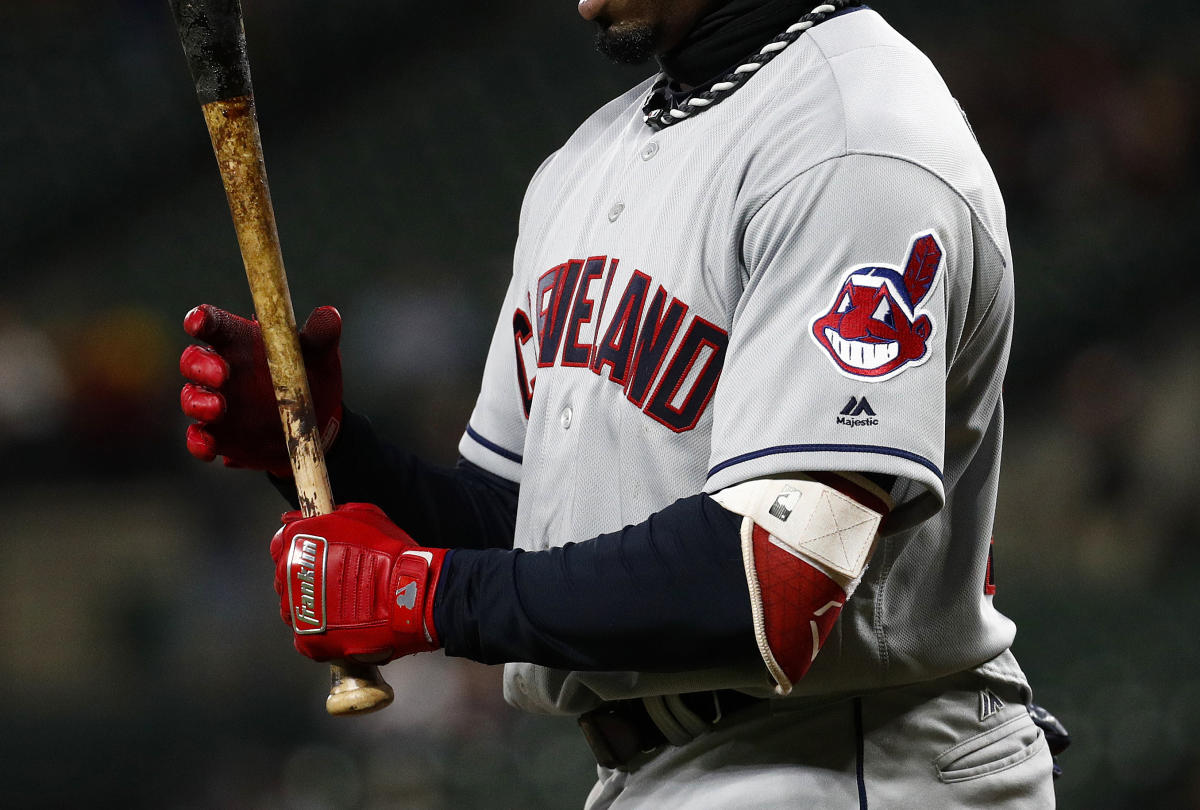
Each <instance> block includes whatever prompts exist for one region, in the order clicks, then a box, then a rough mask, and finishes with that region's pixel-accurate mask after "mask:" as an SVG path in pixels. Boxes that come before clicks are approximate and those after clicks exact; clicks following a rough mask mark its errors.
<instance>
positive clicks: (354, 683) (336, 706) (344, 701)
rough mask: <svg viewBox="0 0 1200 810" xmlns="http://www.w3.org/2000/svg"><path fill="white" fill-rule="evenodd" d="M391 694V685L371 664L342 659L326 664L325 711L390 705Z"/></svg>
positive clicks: (358, 711)
mask: <svg viewBox="0 0 1200 810" xmlns="http://www.w3.org/2000/svg"><path fill="white" fill-rule="evenodd" d="M394 697H395V692H393V691H392V687H390V686H388V683H387V681H385V680H384V679H383V675H382V674H381V673H380V672H379V668H378V667H376V666H374V665H372V664H360V663H357V662H354V661H341V662H339V663H336V664H330V665H329V697H327V698H326V699H325V711H327V712H329V713H330V714H332V715H334V716H335V717H341V716H348V715H354V714H366V713H368V712H375V711H379V710H380V709H382V708H384V707H385V706H388V705H390V704H391V702H392V698H394Z"/></svg>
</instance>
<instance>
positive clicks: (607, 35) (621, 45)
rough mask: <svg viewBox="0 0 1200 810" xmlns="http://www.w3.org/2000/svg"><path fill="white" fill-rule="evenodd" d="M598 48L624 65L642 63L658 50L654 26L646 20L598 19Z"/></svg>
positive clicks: (647, 60)
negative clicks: (618, 20) (615, 20)
mask: <svg viewBox="0 0 1200 810" xmlns="http://www.w3.org/2000/svg"><path fill="white" fill-rule="evenodd" d="M597 24H598V25H599V27H600V28H599V30H598V31H597V32H596V50H598V51H600V53H602V54H604V55H605V56H607V57H608V58H609V59H611V60H612V61H614V62H617V63H619V64H622V65H641V64H644V63H645V62H649V61H650V59H652V58H653V57H654V56H655V54H656V53H657V52H658V36H657V32H656V31H655V29H654V26H652V25H650V24H649V23H644V22H618V23H606V22H603V21H599V20H598V21H597Z"/></svg>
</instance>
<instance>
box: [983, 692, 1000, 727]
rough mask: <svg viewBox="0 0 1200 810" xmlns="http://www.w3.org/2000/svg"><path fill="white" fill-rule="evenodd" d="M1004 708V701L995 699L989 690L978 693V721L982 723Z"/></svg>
mask: <svg viewBox="0 0 1200 810" xmlns="http://www.w3.org/2000/svg"><path fill="white" fill-rule="evenodd" d="M1003 708H1004V701H1003V700H1001V699H1000V698H998V697H996V693H995V692H993V691H992V690H991V689H986V688H985V689H981V690H980V691H979V720H980V722H983V721H984V720H987V719H988V718H989V717H991V716H992V715H993V714H996V713H997V712H999V711H1000V710H1001V709H1003Z"/></svg>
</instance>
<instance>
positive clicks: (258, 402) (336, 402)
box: [179, 304, 342, 477]
mask: <svg viewBox="0 0 1200 810" xmlns="http://www.w3.org/2000/svg"><path fill="white" fill-rule="evenodd" d="M183 328H184V330H185V331H186V332H187V333H188V334H189V335H191V336H192V337H194V338H196V339H197V340H201V341H204V342H205V343H207V344H209V345H208V346H197V345H191V346H188V347H187V348H186V349H184V350H183V354H182V355H181V356H180V358H179V370H180V371H181V372H182V373H183V376H184V377H185V378H186V379H187V380H188V383H187V384H186V385H184V386H183V391H182V392H181V393H180V397H179V401H180V405H181V406H182V408H183V412H184V413H185V414H186V415H187V416H189V417H191V418H192V419H195V420H196V424H194V425H192V426H191V427H189V428H188V431H187V448H188V452H190V453H191V454H192V455H193V456H195V457H196V458H198V459H200V460H202V461H212V460H213V459H214V458H216V457H217V456H224V457H225V464H226V466H229V467H249V468H251V469H256V470H269V471H270V472H272V473H274V474H275V475H279V476H283V477H287V476H290V475H291V474H292V471H291V465H290V464H289V462H288V453H287V448H286V446H285V445H284V439H283V427H282V425H281V423H280V419H279V410H278V408H277V406H276V404H275V390H274V388H273V387H272V385H271V375H270V371H269V370H268V369H267V355H266V349H265V348H264V347H263V340H262V331H261V330H260V328H259V325H258V321H256V320H247V319H245V318H241V317H239V316H237V315H234V314H232V313H229V312H226V311H225V310H223V309H218V308H217V307H214V306H211V305H209V304H203V305H201V306H198V307H196V308H195V309H193V310H192V311H191V312H189V313H188V314H187V316H186V317H185V318H184V319H183ZM341 335H342V316H341V315H340V314H339V313H338V311H337V310H336V309H334V308H333V307H318V308H317V309H314V310H313V312H312V314H311V315H309V316H308V322H307V323H305V324H304V328H303V329H302V330H300V348H301V350H302V351H303V353H304V366H305V369H306V370H307V371H308V381H309V387H310V388H311V389H312V397H313V407H314V409H315V410H316V418H317V425H318V427H319V429H320V431H321V444H322V445H323V447H324V449H326V450H328V449H329V447H330V446H331V445H332V444H333V441H334V439H336V438H337V432H338V428H339V427H340V425H341V420H342V358H341V354H340V352H339V351H338V341H339V339H340V338H341Z"/></svg>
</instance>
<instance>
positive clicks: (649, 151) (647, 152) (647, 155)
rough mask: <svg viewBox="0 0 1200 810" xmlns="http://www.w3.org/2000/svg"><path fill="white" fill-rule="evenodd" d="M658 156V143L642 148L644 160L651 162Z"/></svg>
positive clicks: (651, 142) (651, 143)
mask: <svg viewBox="0 0 1200 810" xmlns="http://www.w3.org/2000/svg"><path fill="white" fill-rule="evenodd" d="M657 154H658V141H650V143H648V144H646V145H645V146H643V147H642V160H650V159H651V158H652V157H654V156H655V155H657Z"/></svg>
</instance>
